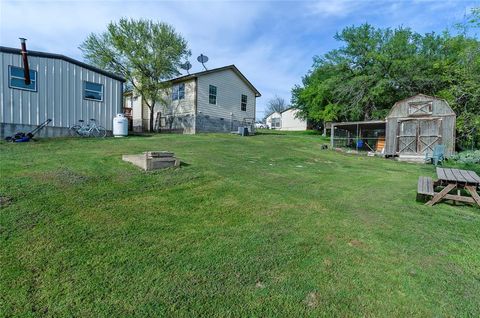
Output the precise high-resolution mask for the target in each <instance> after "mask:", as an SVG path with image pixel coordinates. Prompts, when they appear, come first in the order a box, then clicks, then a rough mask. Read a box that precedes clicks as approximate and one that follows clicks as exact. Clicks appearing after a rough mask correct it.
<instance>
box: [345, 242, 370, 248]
mask: <svg viewBox="0 0 480 318" xmlns="http://www.w3.org/2000/svg"><path fill="white" fill-rule="evenodd" d="M348 245H350V246H351V247H356V248H365V247H366V246H367V245H366V244H365V243H364V242H362V241H359V240H351V241H350V242H348Z"/></svg>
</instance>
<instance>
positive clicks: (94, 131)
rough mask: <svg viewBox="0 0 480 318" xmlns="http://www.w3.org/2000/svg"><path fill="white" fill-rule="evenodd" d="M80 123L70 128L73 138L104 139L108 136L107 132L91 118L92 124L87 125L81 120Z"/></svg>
mask: <svg viewBox="0 0 480 318" xmlns="http://www.w3.org/2000/svg"><path fill="white" fill-rule="evenodd" d="M78 122H79V123H80V124H79V125H73V126H72V127H70V135H71V136H75V137H76V136H81V137H97V138H103V137H105V136H106V135H107V130H106V129H105V128H104V127H102V126H99V125H97V123H96V120H95V119H94V118H90V124H86V123H85V121H84V120H83V119H80V120H79V121H78Z"/></svg>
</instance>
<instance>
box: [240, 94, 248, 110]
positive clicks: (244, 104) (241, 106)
mask: <svg viewBox="0 0 480 318" xmlns="http://www.w3.org/2000/svg"><path fill="white" fill-rule="evenodd" d="M240 109H241V110H242V111H244V112H246V111H247V95H242V103H241V105H240Z"/></svg>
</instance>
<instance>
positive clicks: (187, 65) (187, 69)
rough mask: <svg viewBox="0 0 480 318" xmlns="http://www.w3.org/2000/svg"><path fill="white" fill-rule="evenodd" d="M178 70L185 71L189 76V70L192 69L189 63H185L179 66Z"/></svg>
mask: <svg viewBox="0 0 480 318" xmlns="http://www.w3.org/2000/svg"><path fill="white" fill-rule="evenodd" d="M180 68H181V69H182V70H185V71H187V74H188V75H190V72H189V70H190V69H191V68H192V63H190V62H189V61H186V62H185V63H183V64H180Z"/></svg>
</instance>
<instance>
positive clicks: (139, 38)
mask: <svg viewBox="0 0 480 318" xmlns="http://www.w3.org/2000/svg"><path fill="white" fill-rule="evenodd" d="M80 49H81V50H82V52H83V55H84V58H85V59H86V60H87V61H89V62H90V63H92V64H94V65H96V66H98V67H100V68H103V69H106V70H109V71H111V72H114V73H117V74H120V75H122V76H123V77H125V79H127V81H128V85H129V86H130V87H131V88H133V90H134V92H135V94H137V95H140V96H141V97H142V100H143V101H144V102H145V104H146V105H147V107H148V108H149V110H150V118H149V119H150V130H152V129H153V116H154V113H153V112H154V108H155V105H156V104H157V103H161V104H164V105H165V104H167V103H168V100H167V99H166V98H165V97H164V96H165V95H164V94H162V92H165V91H168V87H169V86H170V83H169V82H168V80H169V79H171V78H172V77H174V76H178V75H179V74H180V72H179V71H178V69H179V66H180V64H181V63H182V61H184V60H185V59H186V58H187V57H188V56H190V51H189V49H188V47H187V41H186V40H185V39H184V38H183V37H182V36H181V35H180V34H179V33H177V32H176V31H175V29H174V28H173V27H172V26H170V25H168V24H166V23H161V22H154V21H150V20H143V19H140V20H133V19H126V18H122V19H120V20H119V21H118V22H111V23H110V24H108V26H107V30H106V31H105V32H103V33H100V34H93V33H92V34H90V35H89V36H88V37H87V39H86V40H85V41H84V42H83V43H82V44H81V45H80Z"/></svg>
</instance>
